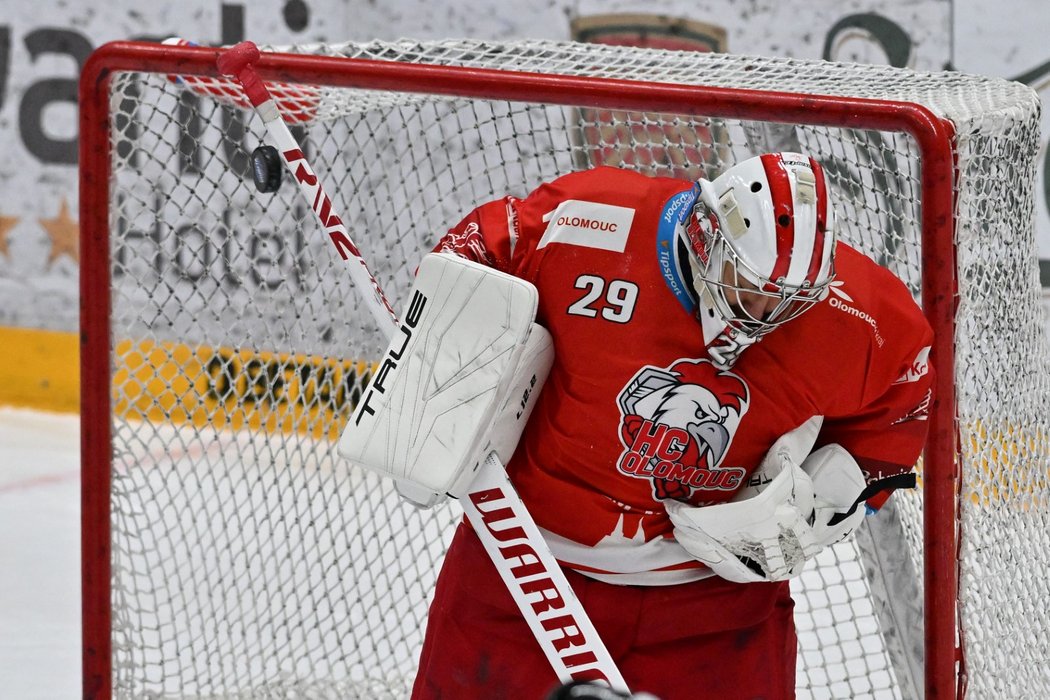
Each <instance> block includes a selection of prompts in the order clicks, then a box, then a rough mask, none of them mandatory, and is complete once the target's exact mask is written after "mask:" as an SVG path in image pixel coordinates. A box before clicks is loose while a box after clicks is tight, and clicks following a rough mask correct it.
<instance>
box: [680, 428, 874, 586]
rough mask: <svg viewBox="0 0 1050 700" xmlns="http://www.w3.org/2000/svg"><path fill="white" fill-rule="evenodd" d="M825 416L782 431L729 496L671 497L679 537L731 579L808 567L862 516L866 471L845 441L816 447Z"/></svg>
mask: <svg viewBox="0 0 1050 700" xmlns="http://www.w3.org/2000/svg"><path fill="white" fill-rule="evenodd" d="M820 424H821V418H820V417H819V416H818V417H814V418H811V419H810V420H809V421H807V422H806V423H803V424H802V425H801V426H800V427H798V428H796V429H795V430H793V431H791V432H789V433H786V434H785V435H783V436H781V437H780V439H778V440H777V441H776V442H775V443H773V446H772V447H771V448H770V450H769V452H768V453H767V454H766V456H765V457H764V458H763V460H762V463H761V464H760V465H759V468H758V470H756V472H755V474H753V475H752V479H751V481H752V483H753V484H754V483H756V482H757V483H758V485H757V486H750V487H748V488H745V489H743V490H742V492H741V493H740V494H738V495H737V497H736V499H735V500H733V501H730V502H729V503H720V504H717V505H712V506H706V507H701V508H695V507H693V506H690V505H688V504H685V503H681V502H678V501H667V502H665V504H664V505H665V508H666V509H667V514H668V516H669V517H670V518H671V522H672V523H673V524H674V536H675V539H676V540H678V542H679V544H681V545H682V547H684V548H685V549H686V551H688V552H689V553H690V554H692V555H693V556H694V557H696V558H697V559H698V560H699V561H701V562H703V563H704V564H706V565H707V566H709V567H710V568H711V570H712V571H714V573H715V574H717V575H719V576H721V577H722V578H724V579H727V580H729V581H737V582H739V583H751V582H758V581H783V580H785V579H788V578H792V577H794V576H798V575H799V574H800V573H802V569H803V567H804V566H805V564H806V562H807V561H809V560H810V559H812V558H813V557H815V556H816V555H817V553H818V552H820V551H821V550H822V549H824V547H826V546H828V545H830V544H833V543H835V542H838V541H839V540H841V539H843V538H844V537H846V536H847V535H849V534H850V533H851V532H852V531H853V529H854V528H855V527H857V525H859V524H860V521H861V520H863V518H864V512H865V510H864V507H863V506H860V507H858V498H860V495H861V493H862V492H863V491H864V487H865V480H864V475H863V473H862V472H861V470H860V467H859V466H858V465H857V462H856V460H854V459H853V456H852V455H850V454H849V452H847V451H846V450H845V449H844V448H843V447H842V446H841V445H837V444H831V445H826V446H824V447H822V448H820V449H819V450H817V451H815V452H813V453H812V454H810V450H811V449H812V448H813V444H814V443H815V442H816V438H817V433H818V431H819V430H820Z"/></svg>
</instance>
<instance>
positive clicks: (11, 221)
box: [0, 216, 18, 259]
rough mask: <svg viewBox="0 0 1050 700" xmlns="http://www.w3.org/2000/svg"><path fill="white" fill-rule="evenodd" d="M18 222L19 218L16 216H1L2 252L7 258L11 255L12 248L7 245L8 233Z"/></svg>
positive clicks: (0, 246)
mask: <svg viewBox="0 0 1050 700" xmlns="http://www.w3.org/2000/svg"><path fill="white" fill-rule="evenodd" d="M17 223H18V219H17V218H16V217H14V216H0V253H3V254H4V257H5V258H9V259H10V257H11V250H10V249H9V248H8V247H7V234H9V233H11V229H13V228H14V227H15V224H17Z"/></svg>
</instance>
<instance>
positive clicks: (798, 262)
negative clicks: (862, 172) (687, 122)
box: [683, 152, 835, 339]
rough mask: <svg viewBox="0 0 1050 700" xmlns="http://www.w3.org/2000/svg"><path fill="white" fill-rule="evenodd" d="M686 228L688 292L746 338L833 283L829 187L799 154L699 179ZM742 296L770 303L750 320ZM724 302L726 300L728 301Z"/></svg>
mask: <svg viewBox="0 0 1050 700" xmlns="http://www.w3.org/2000/svg"><path fill="white" fill-rule="evenodd" d="M697 188H698V190H699V192H698V196H697V198H696V204H695V205H694V207H693V210H692V212H691V214H690V215H689V216H687V217H686V220H685V221H684V224H685V225H684V226H683V231H684V235H685V236H686V239H687V243H688V244H689V250H690V264H691V267H692V269H693V286H694V287H695V288H696V291H697V293H698V294H699V295H700V296H701V299H704V298H705V296H706V295H708V294H709V295H710V297H709V301H708V303H709V304H710V305H711V306H712V307H713V308H714V309H715V311H717V312H718V313H719V314H720V315H721V316H722V318H723V320H724V321H725V323H726V326H727V327H728V329H729V330H730V331H731V332H732V333H735V334H742V335H743V336H745V337H747V338H751V339H758V338H759V337H761V336H763V335H765V334H766V333H768V332H769V331H771V330H773V329H774V328H777V327H778V326H780V325H783V324H784V323H786V322H788V321H790V320H791V319H794V318H796V317H798V316H799V314H801V313H802V312H804V311H806V310H807V309H809V308H810V307H811V306H812V305H813V304H814V303H816V302H817V301H820V300H821V299H822V298H824V296H825V295H826V290H827V288H828V285H829V284H830V283H831V281H832V280H833V279H834V277H835V262H834V259H835V227H834V214H833V211H832V206H831V201H830V188H829V187H828V181H827V178H826V177H825V175H824V170H823V168H821V166H820V164H819V163H817V161H815V160H814V159H813V158H810V157H809V156H805V155H802V154H800V153H788V152H784V153H767V154H765V155H761V156H756V157H754V158H750V159H748V160H745V161H743V162H741V163H738V164H737V165H734V166H733V167H731V168H729V169H728V170H726V171H725V172H724V173H722V174H721V175H720V176H718V177H717V178H715V179H714V181H709V180H705V179H700V180H699V181H698V182H697ZM741 294H750V295H755V294H758V295H762V296H763V297H766V298H767V299H775V303H774V302H773V301H769V303H768V304H767V309H768V310H767V311H766V312H765V313H764V314H763V315H762V317H761V318H756V317H755V316H753V315H752V314H751V313H749V312H748V311H747V309H745V308H743V307H742V306H741V305H739V304H733V303H731V300H732V299H737V300H738V299H739V298H740V296H739V295H741ZM727 295H728V297H727Z"/></svg>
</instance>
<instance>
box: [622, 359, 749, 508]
mask: <svg viewBox="0 0 1050 700" xmlns="http://www.w3.org/2000/svg"><path fill="white" fill-rule="evenodd" d="M748 403H749V392H748V387H747V384H746V383H744V381H743V380H742V379H741V378H740V377H739V376H737V375H736V374H734V373H732V372H729V371H726V370H721V369H719V368H718V367H717V366H715V365H714V364H713V363H712V362H711V361H710V360H707V359H700V360H691V359H680V360H678V361H676V362H675V363H674V364H672V365H671V366H670V367H667V368H659V367H652V366H646V367H643V368H642V369H641V370H639V371H638V373H637V374H635V375H634V377H632V378H631V381H630V382H628V383H627V386H625V387H624V388H623V390H622V391H621V392H620V395H619V396H618V397H617V404H618V405H619V408H620V415H621V420H620V442H621V443H622V444H623V446H624V450H623V452H622V453H621V454H620V458H619V459H618V460H617V464H616V466H617V470H618V471H619V472H620V473H621V474H626V475H628V476H632V477H635V478H638V479H650V480H651V481H652V487H653V497H654V498H657V499H664V498H674V499H676V500H687V499H688V498H689V496H690V495H691V494H692V493H693V491H694V490H706V491H733V490H735V489H736V488H737V487H738V486H739V485H740V484H741V482H742V481H743V479H744V477H745V475H746V471H745V470H744V468H743V467H722V466H721V463H722V461H723V459H724V458H725V456H726V454H727V453H728V452H729V447H730V445H731V444H732V442H733V437H734V436H735V435H736V431H737V428H738V426H739V425H740V419H741V418H742V417H743V416H744V414H745V413H746V412H747V409H748Z"/></svg>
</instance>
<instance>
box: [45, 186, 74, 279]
mask: <svg viewBox="0 0 1050 700" xmlns="http://www.w3.org/2000/svg"><path fill="white" fill-rule="evenodd" d="M40 225H41V226H43V227H44V230H45V231H47V237H48V238H50V239H51V254H50V255H48V256H47V264H48V265H50V264H51V263H53V262H55V260H58V258H59V256H61V255H62V254H63V253H65V254H66V255H68V256H69V257H71V258H73V260H75V261H76V262H78V263H79V262H80V226H79V225H78V224H77V222H76V221H74V220H73V219H71V218H70V216H69V204H68V203H67V202H66V199H65V197H63V198H62V204H61V206H60V207H59V210H58V216H56V217H55V218H54V219H40Z"/></svg>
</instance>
